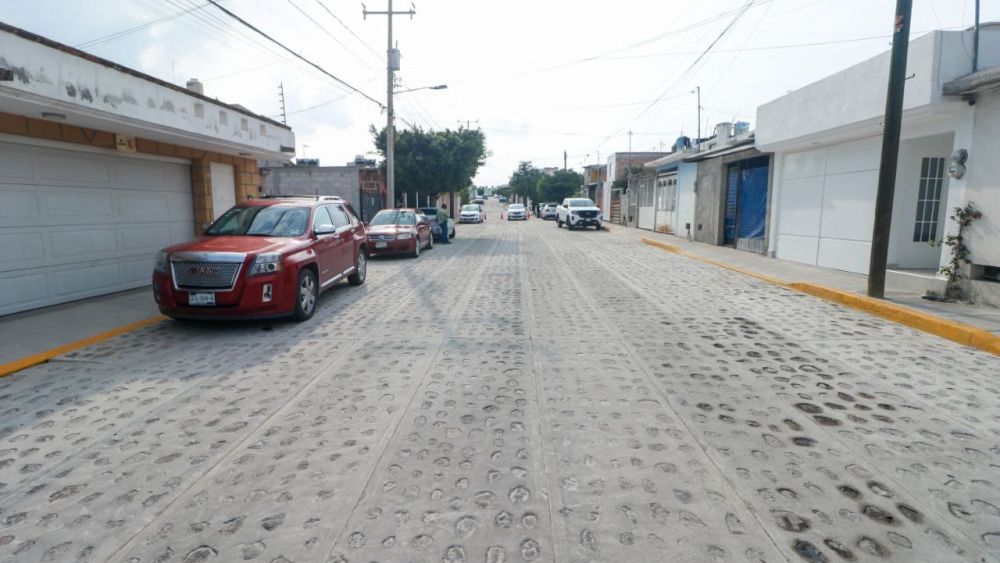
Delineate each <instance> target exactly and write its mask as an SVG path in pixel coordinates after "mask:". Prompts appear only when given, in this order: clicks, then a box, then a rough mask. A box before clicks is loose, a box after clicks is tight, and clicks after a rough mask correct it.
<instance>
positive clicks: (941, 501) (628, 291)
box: [0, 200, 1000, 563]
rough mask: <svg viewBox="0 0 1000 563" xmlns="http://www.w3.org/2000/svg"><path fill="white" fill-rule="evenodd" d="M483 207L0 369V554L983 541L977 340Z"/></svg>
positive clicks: (999, 424) (225, 554)
mask: <svg viewBox="0 0 1000 563" xmlns="http://www.w3.org/2000/svg"><path fill="white" fill-rule="evenodd" d="M488 214H489V217H490V220H489V221H488V222H487V223H486V224H483V225H459V226H458V238H457V239H455V241H454V243H453V244H451V245H450V246H440V245H438V246H435V248H434V250H432V251H429V252H426V253H424V254H423V255H422V256H421V257H420V258H419V259H416V260H413V259H380V260H376V261H374V263H373V264H372V265H371V267H370V270H369V278H368V281H367V283H366V284H365V285H364V286H361V287H358V288H352V287H347V286H342V287H338V288H337V289H335V290H333V291H331V292H329V293H327V294H326V295H325V296H324V297H323V299H322V300H321V303H320V308H319V311H318V312H317V315H316V317H315V318H313V319H312V320H311V321H309V322H306V323H302V324H294V323H284V322H278V323H247V324H233V323H225V324H199V323H179V322H164V323H161V324H159V325H156V326H155V327H152V328H148V329H144V330H141V331H138V332H135V333H131V334H129V335H126V336H124V337H120V338H117V339H114V340H110V341H107V342H105V343H103V344H99V345H95V346H93V347H90V348H86V349H83V350H81V351H78V352H76V353H73V354H71V355H70V356H69V357H65V358H63V359H62V360H60V361H55V362H51V363H49V364H45V365H42V366H39V367H36V368H33V369H30V370H27V371H24V372H21V373H19V374H17V375H14V376H11V377H8V378H4V379H0V561H18V562H25V561H101V562H103V561H128V562H132V561H134V562H168V561H177V562H201V561H243V560H250V561H263V562H285V561H319V562H324V561H326V562H337V563H344V562H351V563H355V562H364V563H367V562H371V561H378V562H382V563H387V562H403V563H409V562H429V563H431V562H432V563H439V562H459V561H468V562H476V563H480V562H487V563H500V562H518V561H539V562H543V561H544V562H554V561H558V562H597V561H602V562H628V563H640V562H651V563H652V562H657V563H659V562H668V561H669V562H674V561H677V562H702V561H706V562H715V561H740V562H747V561H749V562H761V561H767V562H777V561H810V562H838V561H914V562H950V561H1000V358H997V357H994V356H990V355H987V354H984V353H980V352H977V351H974V350H970V349H966V348H962V347H960V346H958V345H955V344H952V343H950V342H948V341H945V340H942V339H939V338H936V337H933V336H929V335H926V334H922V333H919V332H916V331H913V330H910V329H908V328H904V327H902V326H898V325H894V324H891V323H888V322H885V321H882V320H879V319H877V318H874V317H870V316H866V315H864V314H862V313H859V312H855V311H852V310H848V309H844V308H841V307H838V306H835V305H832V304H829V303H827V302H824V301H820V300H817V299H814V298H812V297H809V296H805V295H802V294H798V293H795V292H792V291H789V290H785V289H782V288H779V287H776V286H772V285H768V284H767V283H764V282H761V281H757V280H755V279H752V278H748V277H744V276H741V275H739V274H736V273H732V272H729V271H725V270H722V269H719V268H716V267H714V266H710V265H707V264H703V263H700V262H696V261H692V260H689V259H686V258H683V257H679V256H675V255H672V254H669V253H665V252H662V251H660V250H657V249H654V248H650V247H647V246H645V245H641V244H638V243H637V242H635V240H634V239H633V238H630V237H627V236H625V235H621V234H616V233H614V232H612V233H608V232H595V231H594V230H589V231H574V232H568V231H567V230H566V229H558V228H557V227H556V225H555V223H554V222H545V221H541V220H538V219H531V220H530V221H527V222H506V221H500V220H499V208H498V207H497V205H496V204H495V200H491V204H490V209H489V210H488Z"/></svg>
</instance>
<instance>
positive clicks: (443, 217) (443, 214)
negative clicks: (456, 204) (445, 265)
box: [437, 203, 451, 244]
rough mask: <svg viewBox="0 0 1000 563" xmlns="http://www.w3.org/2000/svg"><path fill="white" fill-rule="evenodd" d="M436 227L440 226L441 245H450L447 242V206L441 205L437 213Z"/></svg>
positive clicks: (445, 204)
mask: <svg viewBox="0 0 1000 563" xmlns="http://www.w3.org/2000/svg"><path fill="white" fill-rule="evenodd" d="M437 220H438V225H440V226H441V244H451V243H450V242H448V204H447V203H442V204H441V207H438V212H437Z"/></svg>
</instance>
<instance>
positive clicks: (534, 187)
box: [507, 161, 583, 204]
mask: <svg viewBox="0 0 1000 563" xmlns="http://www.w3.org/2000/svg"><path fill="white" fill-rule="evenodd" d="M582 185H583V175H582V174H580V173H578V172H575V171H573V170H558V171H556V172H554V173H553V174H551V175H550V174H546V173H545V172H543V171H542V170H541V169H539V168H535V167H534V166H533V165H532V164H531V162H527V161H524V162H521V163H520V164H518V166H517V170H515V171H514V173H513V174H512V175H511V177H510V181H509V182H508V183H507V189H509V191H510V194H511V195H517V196H520V197H521V198H526V199H530V200H531V201H532V202H534V203H538V204H540V203H546V202H550V201H554V202H557V203H559V202H562V200H563V199H565V198H567V197H572V196H573V195H575V194H576V193H578V192H579V191H580V186H582Z"/></svg>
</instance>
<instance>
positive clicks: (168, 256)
mask: <svg viewBox="0 0 1000 563" xmlns="http://www.w3.org/2000/svg"><path fill="white" fill-rule="evenodd" d="M367 245H368V236H367V233H366V231H365V226H364V224H363V223H362V222H361V221H360V220H359V219H358V217H357V215H356V214H355V213H354V210H353V209H352V208H351V206H350V204H348V203H347V202H345V201H343V200H342V199H340V198H338V197H326V196H268V197H266V198H264V199H254V200H249V201H247V202H244V203H241V204H239V205H237V206H236V207H233V208H232V209H230V210H229V211H226V212H225V213H223V214H222V216H221V217H219V218H218V219H216V221H215V222H214V223H212V226H210V227H209V228H208V229H206V230H205V233H204V234H203V235H202V236H200V237H198V238H196V239H194V240H191V241H188V242H184V243H181V244H175V245H174V246H170V247H167V248H165V249H163V250H161V251H160V252H159V254H157V256H156V264H155V266H154V270H153V297H154V299H156V303H157V304H158V305H159V307H160V312H162V313H163V314H164V315H167V316H170V317H174V318H213V319H248V318H273V317H287V316H291V317H293V318H294V319H296V320H300V321H302V320H306V319H308V318H310V317H312V316H313V313H315V312H316V302H317V300H318V298H319V294H320V292H321V291H323V290H324V289H326V288H328V287H330V286H332V285H333V284H335V283H337V282H338V281H341V280H343V279H344V278H347V280H348V281H349V282H350V283H351V285H361V284H363V283H364V282H365V275H366V273H367V257H368V256H367V253H368V249H367Z"/></svg>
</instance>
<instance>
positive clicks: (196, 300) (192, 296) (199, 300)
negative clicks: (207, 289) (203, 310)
mask: <svg viewBox="0 0 1000 563" xmlns="http://www.w3.org/2000/svg"><path fill="white" fill-rule="evenodd" d="M188 304H190V305H215V294H214V293H188Z"/></svg>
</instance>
